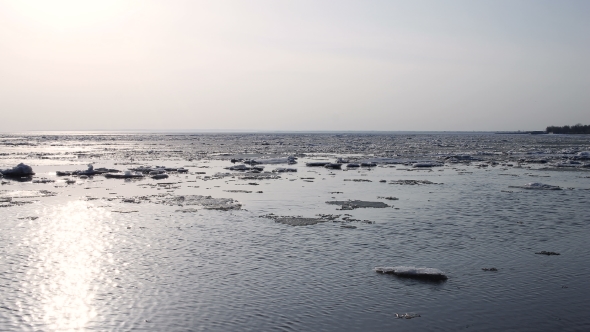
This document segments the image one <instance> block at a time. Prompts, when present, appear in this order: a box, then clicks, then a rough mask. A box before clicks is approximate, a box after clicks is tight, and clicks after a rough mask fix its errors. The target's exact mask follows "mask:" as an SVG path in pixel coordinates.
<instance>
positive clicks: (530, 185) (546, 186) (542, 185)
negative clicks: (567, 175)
mask: <svg viewBox="0 0 590 332" xmlns="http://www.w3.org/2000/svg"><path fill="white" fill-rule="evenodd" d="M509 187H510V188H520V189H530V190H561V187H559V186H552V185H550V184H545V183H539V182H531V183H527V184H525V185H523V186H509Z"/></svg>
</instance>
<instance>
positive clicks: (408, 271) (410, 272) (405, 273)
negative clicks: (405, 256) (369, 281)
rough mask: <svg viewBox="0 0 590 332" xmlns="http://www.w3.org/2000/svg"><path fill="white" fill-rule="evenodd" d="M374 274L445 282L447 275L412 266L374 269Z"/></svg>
mask: <svg viewBox="0 0 590 332" xmlns="http://www.w3.org/2000/svg"><path fill="white" fill-rule="evenodd" d="M375 272H380V273H385V274H394V275H396V276H400V277H406V278H419V279H431V280H446V279H447V278H448V277H447V275H446V274H445V273H444V272H443V271H441V270H439V269H435V268H429V267H414V266H394V267H376V268H375Z"/></svg>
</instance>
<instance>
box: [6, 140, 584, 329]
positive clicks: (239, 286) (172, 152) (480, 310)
mask: <svg viewBox="0 0 590 332" xmlns="http://www.w3.org/2000/svg"><path fill="white" fill-rule="evenodd" d="M589 150H590V138H587V137H584V136H561V135H498V134H491V133H389V134H386V133H380V134H361V133H358V134H355V133H340V134H334V133H326V134H313V133H312V134H309V133H308V134H304V133H299V134H281V133H278V134H236V133H234V134H223V133H217V134H147V133H129V134H119V133H15V134H5V135H0V169H7V168H12V167H14V166H16V165H17V164H18V163H21V162H22V163H25V164H27V165H30V166H31V167H32V168H33V170H34V172H35V173H36V174H35V176H34V177H32V178H30V179H14V178H8V177H5V178H0V181H1V183H2V185H1V186H0V225H1V226H0V227H1V229H0V230H1V231H0V244H1V246H0V287H1V289H2V292H1V296H2V301H1V306H0V327H1V328H0V329H1V330H3V331H85V330H89V331H228V330H231V331H238V330H239V331H275V330H277V331H343V330H344V331H391V330H396V331H416V330H420V331H441V330H443V331H459V330H468V331H472V330H475V331H498V330H515V331H557V330H559V331H588V330H590V316H588V312H590V302H589V301H588V299H589V298H590V243H589V242H588V239H589V238H590V209H589V202H590V168H589V167H585V166H586V165H587V163H588V162H589V161H588V160H587V159H585V157H584V156H585V154H584V153H583V152H584V151H589ZM287 156H295V157H296V158H297V163H296V164H292V165H288V164H286V163H285V164H263V165H262V166H264V171H263V172H262V173H245V172H239V171H231V170H227V169H225V168H226V167H230V166H233V165H238V164H240V162H239V161H237V162H236V163H235V164H234V163H232V162H231V161H230V159H232V158H234V159H240V158H242V159H248V158H254V159H257V160H260V159H263V160H264V159H268V158H275V159H276V158H285V157H287ZM338 158H343V159H348V160H346V161H347V162H351V163H354V162H359V163H360V162H363V161H364V162H369V161H375V162H376V166H375V167H359V168H352V167H351V168H348V167H346V163H344V164H343V165H344V166H343V167H342V170H337V169H326V168H323V167H308V166H306V162H312V161H313V162H318V161H324V162H328V161H329V162H335V161H336V160H337V159H338ZM234 161H235V160H234ZM418 162H429V163H438V165H436V164H435V165H433V166H434V167H424V168H422V167H413V165H415V164H416V163H418ZM87 164H92V165H93V166H94V168H95V169H96V168H99V167H106V168H113V169H118V170H121V171H125V170H127V169H128V168H134V167H138V166H156V165H161V166H166V167H169V168H178V167H182V168H184V169H186V170H187V172H183V170H182V171H181V172H177V171H172V170H171V171H168V175H169V178H167V179H163V180H154V179H151V178H149V176H147V175H146V176H145V177H144V178H140V179H126V180H125V179H110V178H106V177H105V176H103V175H95V176H90V177H87V178H86V177H85V176H75V175H73V176H57V175H56V172H57V171H74V170H86V169H87ZM565 166H567V167H565ZM279 167H288V168H294V169H296V170H297V172H289V173H276V172H275V173H272V172H270V171H272V170H273V169H276V168H279ZM267 172H268V173H267ZM118 174H121V173H118ZM43 179H45V181H39V180H43ZM67 180H70V181H69V182H67ZM383 180H384V182H383ZM401 180H418V181H416V182H411V181H406V182H404V181H401ZM74 181H75V182H74ZM531 182H537V183H543V184H547V185H551V186H558V187H559V188H560V189H561V190H531V189H525V188H526V186H525V185H526V184H527V183H531ZM412 183H413V184H412ZM192 195H202V196H204V197H201V196H192ZM207 196H211V198H206V197H207ZM179 197H183V198H182V199H180V200H179ZM189 197H197V198H198V199H200V201H199V202H197V203H196V204H192V205H191V204H189V203H187V202H188V199H189ZM221 198H231V199H233V201H229V200H225V201H224V200H221V201H218V200H216V199H221ZM392 198H397V199H392ZM348 200H362V201H370V202H382V203H385V204H387V205H388V207H385V208H371V207H367V208H362V207H359V208H353V209H340V206H338V205H332V204H326V202H328V201H348ZM210 201H212V202H213V203H214V204H213V205H207V204H209V203H207V202H210ZM228 201H229V202H230V203H231V204H230V203H228ZM203 202H205V203H203ZM224 204H225V205H224ZM228 204H229V205H228ZM277 216H279V217H290V218H297V217H303V218H316V219H317V220H319V219H321V221H322V222H318V223H316V224H313V225H308V226H291V225H288V224H284V223H280V222H276V221H277V220H280V218H279V219H277V218H276V217H277ZM269 217H270V218H269ZM342 226H346V227H342ZM351 226H354V227H351ZM541 251H547V252H556V253H559V255H541V254H535V253H537V252H541ZM378 266H416V267H429V268H437V269H440V270H442V271H444V272H445V273H446V275H447V276H448V279H447V280H445V281H430V280H423V279H411V278H410V279H408V278H401V277H398V276H395V275H385V274H380V273H376V272H375V271H374V268H375V267H378ZM489 268H495V269H497V271H489V270H488V271H486V270H484V269H489ZM405 313H410V314H413V317H414V318H412V319H399V318H397V316H396V314H398V315H401V314H405Z"/></svg>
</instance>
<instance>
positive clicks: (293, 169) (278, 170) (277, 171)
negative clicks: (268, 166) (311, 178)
mask: <svg viewBox="0 0 590 332" xmlns="http://www.w3.org/2000/svg"><path fill="white" fill-rule="evenodd" d="M273 172H274V173H285V172H297V168H284V167H279V168H276V169H274V170H273Z"/></svg>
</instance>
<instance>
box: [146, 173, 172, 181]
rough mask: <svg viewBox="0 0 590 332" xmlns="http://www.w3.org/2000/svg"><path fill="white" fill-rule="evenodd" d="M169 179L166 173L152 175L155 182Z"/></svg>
mask: <svg viewBox="0 0 590 332" xmlns="http://www.w3.org/2000/svg"><path fill="white" fill-rule="evenodd" d="M150 173H151V172H150ZM167 178H168V174H165V173H161V174H154V175H152V179H154V180H161V179H167Z"/></svg>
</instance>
